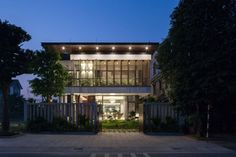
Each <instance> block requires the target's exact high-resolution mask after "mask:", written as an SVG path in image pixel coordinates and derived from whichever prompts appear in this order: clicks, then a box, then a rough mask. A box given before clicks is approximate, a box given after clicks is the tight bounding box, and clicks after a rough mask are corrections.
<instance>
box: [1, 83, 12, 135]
mask: <svg viewBox="0 0 236 157" xmlns="http://www.w3.org/2000/svg"><path fill="white" fill-rule="evenodd" d="M8 90H9V85H3V86H2V94H3V118H2V131H3V132H9V128H10V117H9V105H8Z"/></svg>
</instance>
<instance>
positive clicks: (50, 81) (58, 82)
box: [30, 47, 68, 102]
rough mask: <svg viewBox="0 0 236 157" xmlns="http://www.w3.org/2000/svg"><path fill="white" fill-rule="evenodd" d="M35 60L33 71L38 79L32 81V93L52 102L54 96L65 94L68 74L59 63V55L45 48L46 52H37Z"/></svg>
mask: <svg viewBox="0 0 236 157" xmlns="http://www.w3.org/2000/svg"><path fill="white" fill-rule="evenodd" d="M35 58H36V59H35V62H34V65H33V71H34V74H35V75H36V76H37V78H35V79H34V80H32V81H30V86H31V88H32V92H33V93H34V94H35V95H41V96H42V97H43V98H44V99H45V100H46V101H47V102H50V101H51V98H52V96H60V95H61V94H62V93H63V91H64V87H65V85H66V83H67V80H68V79H67V78H68V73H67V71H66V70H65V69H64V67H63V66H62V65H61V64H60V62H59V61H60V55H59V53H58V52H55V51H54V50H53V49H52V48H49V47H45V50H43V51H38V52H36V57H35Z"/></svg>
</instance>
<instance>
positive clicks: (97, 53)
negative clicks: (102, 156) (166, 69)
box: [42, 42, 158, 119]
mask: <svg viewBox="0 0 236 157" xmlns="http://www.w3.org/2000/svg"><path fill="white" fill-rule="evenodd" d="M42 46H50V47H51V48H54V49H55V51H57V52H59V53H60V54H61V56H62V60H61V63H62V64H63V66H64V67H65V68H66V69H67V70H68V72H69V74H70V80H69V84H68V86H67V87H66V88H65V92H64V94H63V96H61V97H60V102H63V103H79V102H80V103H82V102H96V103H97V104H98V105H101V106H102V118H103V119H127V118H128V117H129V115H130V113H131V112H133V113H134V112H135V113H136V114H137V113H138V105H139V103H140V101H139V100H140V98H142V97H145V96H147V95H150V94H151V93H152V88H151V77H152V76H151V75H152V69H153V68H152V66H153V64H152V62H151V60H152V57H153V54H154V53H156V51H157V46H158V43H154V42H147V43H105V42H100V43H83V42H82V43H80V42H78V43H72V42H69V43H58V42H56V43H55V42H43V43H42ZM114 113H117V114H116V115H117V116H116V117H114ZM137 116H138V115H137Z"/></svg>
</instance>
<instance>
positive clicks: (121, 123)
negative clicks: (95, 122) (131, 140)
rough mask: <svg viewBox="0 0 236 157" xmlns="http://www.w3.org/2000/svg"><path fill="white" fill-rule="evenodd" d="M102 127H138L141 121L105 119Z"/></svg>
mask: <svg viewBox="0 0 236 157" xmlns="http://www.w3.org/2000/svg"><path fill="white" fill-rule="evenodd" d="M101 127H102V129H138V128H139V122H138V121H136V120H103V121H102V122H101Z"/></svg>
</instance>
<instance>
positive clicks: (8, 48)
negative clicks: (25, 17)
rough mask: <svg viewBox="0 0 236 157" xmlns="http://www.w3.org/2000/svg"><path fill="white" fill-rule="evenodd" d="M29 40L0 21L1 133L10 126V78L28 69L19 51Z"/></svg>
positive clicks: (15, 28)
mask: <svg viewBox="0 0 236 157" xmlns="http://www.w3.org/2000/svg"><path fill="white" fill-rule="evenodd" d="M30 39H31V37H30V35H29V34H28V33H27V32H26V31H24V30H23V29H22V28H21V27H17V26H15V25H12V24H9V23H8V22H7V21H4V22H2V21H1V20H0V89H1V90H2V93H3V119H2V131H3V132H8V131H9V126H10V120H9V119H10V117H9V106H8V93H9V91H8V90H9V86H10V84H11V82H12V78H13V77H16V76H17V75H21V74H23V73H25V72H26V71H27V68H28V63H29V62H28V61H29V58H28V57H29V55H28V54H27V53H26V51H24V50H23V49H21V44H22V43H23V42H25V41H28V40H30ZM27 52H28V51H27Z"/></svg>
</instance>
